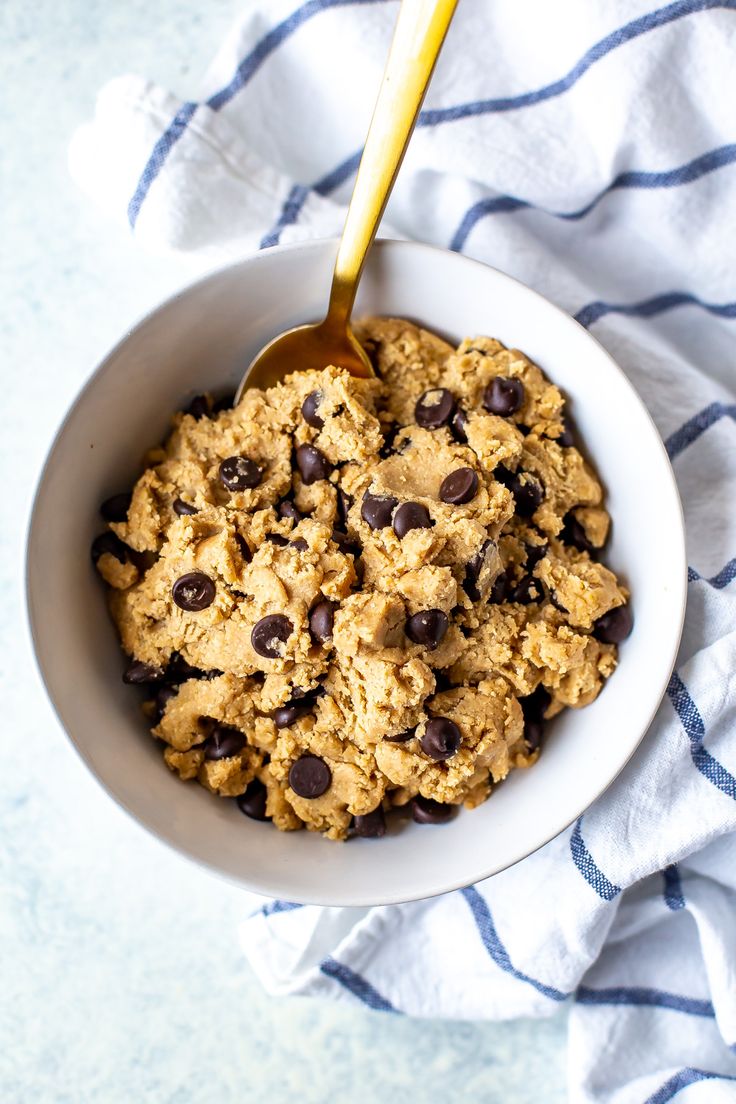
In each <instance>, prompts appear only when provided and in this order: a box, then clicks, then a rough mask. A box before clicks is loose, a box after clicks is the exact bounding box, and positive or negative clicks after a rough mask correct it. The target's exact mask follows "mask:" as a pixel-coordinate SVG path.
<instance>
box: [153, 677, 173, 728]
mask: <svg viewBox="0 0 736 1104" xmlns="http://www.w3.org/2000/svg"><path fill="white" fill-rule="evenodd" d="M177 693H178V691H177V690H176V688H175V687H173V686H160V687H159V688H158V690H157V691H156V697H155V698H154V699H153V711H154V716H155V719H156V723H157V724H158V722H159V721H160V720H161V718H162V717H163V715H164V713H165V712H166V706H167V705H168V703H169V702H170V701H171V699H172V698H175V697H176V695H177Z"/></svg>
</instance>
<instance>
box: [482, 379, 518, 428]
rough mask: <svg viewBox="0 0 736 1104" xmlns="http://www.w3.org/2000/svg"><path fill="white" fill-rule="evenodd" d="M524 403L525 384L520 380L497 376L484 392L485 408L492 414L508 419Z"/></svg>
mask: <svg viewBox="0 0 736 1104" xmlns="http://www.w3.org/2000/svg"><path fill="white" fill-rule="evenodd" d="M523 402H524V384H523V383H522V382H521V380H518V379H507V378H506V377H505V376H496V377H495V378H494V379H492V380H491V382H490V383H489V384H488V386H487V387H486V389H485V391H484V392H483V406H484V407H485V409H486V410H488V411H489V412H490V413H491V414H498V415H499V416H500V417H502V418H508V417H509V415H510V414H515V413H516V411H517V410H518V409H519V407H520V406H521V405H522V403H523Z"/></svg>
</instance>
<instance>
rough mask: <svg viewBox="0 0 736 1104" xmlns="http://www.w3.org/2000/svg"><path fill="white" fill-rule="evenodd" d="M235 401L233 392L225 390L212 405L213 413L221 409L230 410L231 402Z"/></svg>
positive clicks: (220, 411) (217, 412)
mask: <svg viewBox="0 0 736 1104" xmlns="http://www.w3.org/2000/svg"><path fill="white" fill-rule="evenodd" d="M234 402H235V392H234V391H226V392H225V394H224V395H221V396H220V398H219V399H218V400H217V402H216V403H215V404H214V406H213V407H212V413H213V414H221V413H222V411H223V410H232V407H233V403H234Z"/></svg>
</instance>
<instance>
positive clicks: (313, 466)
mask: <svg viewBox="0 0 736 1104" xmlns="http://www.w3.org/2000/svg"><path fill="white" fill-rule="evenodd" d="M296 463H297V467H298V468H299V474H300V475H301V477H302V482H303V483H305V484H306V485H307V486H309V485H310V484H311V483H317V482H318V480H320V479H327V478H328V476H329V474H330V472H331V471H332V467H331V466H330V462H329V460H328V459H327V457H326V456H325V454H324V453H323V452H320V450H319V449H318V448H316V447H315V446H314V445H300V446H299V448H298V449H297V450H296Z"/></svg>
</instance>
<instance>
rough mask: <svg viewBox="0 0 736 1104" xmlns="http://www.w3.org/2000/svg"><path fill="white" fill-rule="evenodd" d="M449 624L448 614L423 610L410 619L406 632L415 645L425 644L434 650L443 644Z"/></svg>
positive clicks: (405, 627)
mask: <svg viewBox="0 0 736 1104" xmlns="http://www.w3.org/2000/svg"><path fill="white" fill-rule="evenodd" d="M449 623H450V622H449V621H448V620H447V614H446V613H443V611H442V610H440V609H429V610H422V611H421V613H415V614H414V615H413V617H410V618H409V619H408V621H407V622H406V625H405V626H404V631H405V633H406V635H407V636H408V637H409V639H410V640H413V642H414V643H415V644H424V646H425V647H426V648H429V649H430V650H432V649H434V648H437V647H438V646H439V645H440V644H441V642H442V639H443V637H444V635H445V633H446V632H447V626H448V625H449Z"/></svg>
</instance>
